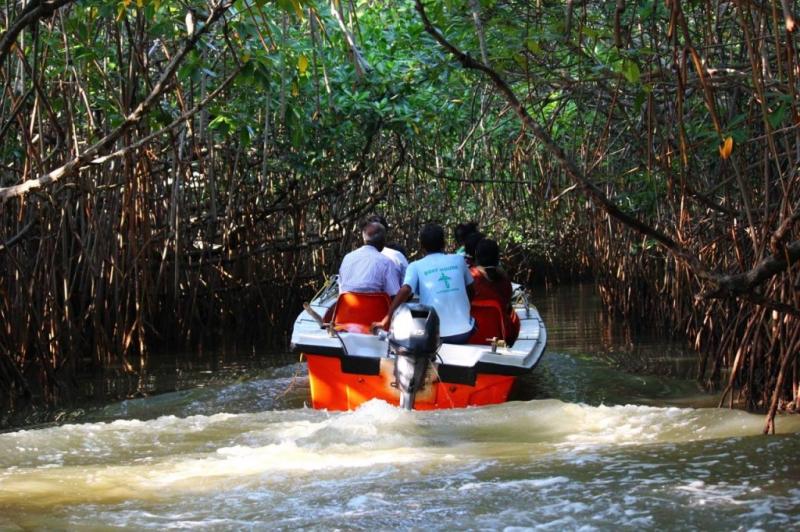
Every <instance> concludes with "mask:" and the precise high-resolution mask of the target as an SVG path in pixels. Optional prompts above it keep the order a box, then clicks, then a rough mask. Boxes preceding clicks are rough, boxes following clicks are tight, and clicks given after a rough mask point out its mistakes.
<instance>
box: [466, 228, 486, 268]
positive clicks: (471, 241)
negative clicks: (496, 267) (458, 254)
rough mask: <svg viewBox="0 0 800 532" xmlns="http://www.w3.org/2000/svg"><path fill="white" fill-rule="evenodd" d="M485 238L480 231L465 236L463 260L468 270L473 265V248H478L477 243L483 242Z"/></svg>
mask: <svg viewBox="0 0 800 532" xmlns="http://www.w3.org/2000/svg"><path fill="white" fill-rule="evenodd" d="M485 236H486V235H484V234H483V233H481V232H480V231H477V232H475V233H470V234H469V235H467V238H465V239H464V260H465V261H466V262H467V266H469V267H470V268H471V267H472V266H474V265H475V248H477V247H478V242H480V241H481V240H483V239H484V238H485Z"/></svg>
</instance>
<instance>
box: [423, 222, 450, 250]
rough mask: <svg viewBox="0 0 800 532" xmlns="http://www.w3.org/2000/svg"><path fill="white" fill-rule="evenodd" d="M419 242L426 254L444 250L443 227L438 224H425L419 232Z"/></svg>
mask: <svg viewBox="0 0 800 532" xmlns="http://www.w3.org/2000/svg"><path fill="white" fill-rule="evenodd" d="M419 244H420V246H422V249H423V250H424V251H425V253H426V254H428V253H441V252H442V251H444V229H442V226H441V225H439V224H426V225H425V227H423V228H422V231H420V232H419Z"/></svg>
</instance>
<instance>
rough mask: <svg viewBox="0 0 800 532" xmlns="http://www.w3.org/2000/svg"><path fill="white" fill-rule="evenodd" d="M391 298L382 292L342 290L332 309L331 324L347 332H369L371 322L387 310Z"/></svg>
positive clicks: (382, 315) (379, 318)
mask: <svg viewBox="0 0 800 532" xmlns="http://www.w3.org/2000/svg"><path fill="white" fill-rule="evenodd" d="M390 303H391V299H389V296H388V295H386V294H384V293H383V292H344V293H342V294H341V295H339V299H338V300H337V301H336V306H335V307H334V311H333V324H334V326H336V328H337V329H339V330H342V331H348V332H358V333H369V332H371V328H372V323H373V322H376V321H380V320H382V319H383V317H384V316H386V314H387V313H388V312H389V304H390Z"/></svg>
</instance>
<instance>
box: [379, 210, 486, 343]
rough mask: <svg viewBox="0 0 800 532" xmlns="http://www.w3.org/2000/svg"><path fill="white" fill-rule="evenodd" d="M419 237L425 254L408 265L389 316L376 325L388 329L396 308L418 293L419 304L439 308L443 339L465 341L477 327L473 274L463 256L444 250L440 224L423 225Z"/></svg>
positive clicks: (453, 341) (446, 340)
mask: <svg viewBox="0 0 800 532" xmlns="http://www.w3.org/2000/svg"><path fill="white" fill-rule="evenodd" d="M419 240H420V245H421V246H422V249H423V251H424V252H425V257H423V258H422V259H420V260H417V261H414V262H412V263H411V264H409V265H408V269H407V270H406V275H405V279H404V280H403V286H402V287H400V291H399V292H398V293H397V295H396V296H395V298H394V299H393V300H392V304H391V306H390V307H389V312H388V313H387V315H386V317H384V318H383V320H382V321H381V322H379V323H378V324H376V325H380V326H381V327H383V328H384V329H386V328H388V326H389V321H390V320H391V316H392V314H393V313H394V311H395V310H397V307H399V306H400V305H401V304H403V303H405V302H406V301H407V300H408V299H409V298H410V297H411V296H412V294H417V295H418V296H419V302H420V303H422V304H423V305H430V306H432V307H433V308H434V309H436V314H438V316H439V327H440V330H439V334H440V336H441V339H442V341H443V342H445V343H451V344H464V343H466V342H467V341H468V340H469V338H470V336H472V332H473V330H474V328H475V321H474V320H473V319H472V317H471V316H470V313H469V311H470V303H469V302H470V299H471V298H472V286H471V285H472V282H473V281H472V275H470V273H469V269H468V268H467V265H466V263H465V262H464V257H463V256H461V255H448V254H445V253H444V244H445V243H444V230H443V229H442V227H441V226H440V225H436V224H428V225H426V226H425V227H423V228H422V231H421V232H420V236H419Z"/></svg>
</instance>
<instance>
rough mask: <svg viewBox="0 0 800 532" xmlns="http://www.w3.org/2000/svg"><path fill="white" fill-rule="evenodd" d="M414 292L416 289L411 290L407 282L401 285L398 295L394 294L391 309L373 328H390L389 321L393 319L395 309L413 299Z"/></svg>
mask: <svg viewBox="0 0 800 532" xmlns="http://www.w3.org/2000/svg"><path fill="white" fill-rule="evenodd" d="M413 294H414V291H413V290H411V287H410V286H408V285H407V284H404V285H403V286H401V287H400V290H399V291H398V292H397V295H396V296H394V299H392V303H391V304H390V305H389V310H388V311H387V312H386V316H384V317H383V319H382V320H381V321H376V322H375V323H373V324H372V328H373V329H375V328H377V327H380V328H382V329H384V330H389V322H391V320H392V315H393V314H394V311H395V310H397V307H399V306H400V305H402V304H403V303H405V302H406V301H408V300H409V299H411V296H412V295H413Z"/></svg>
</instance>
